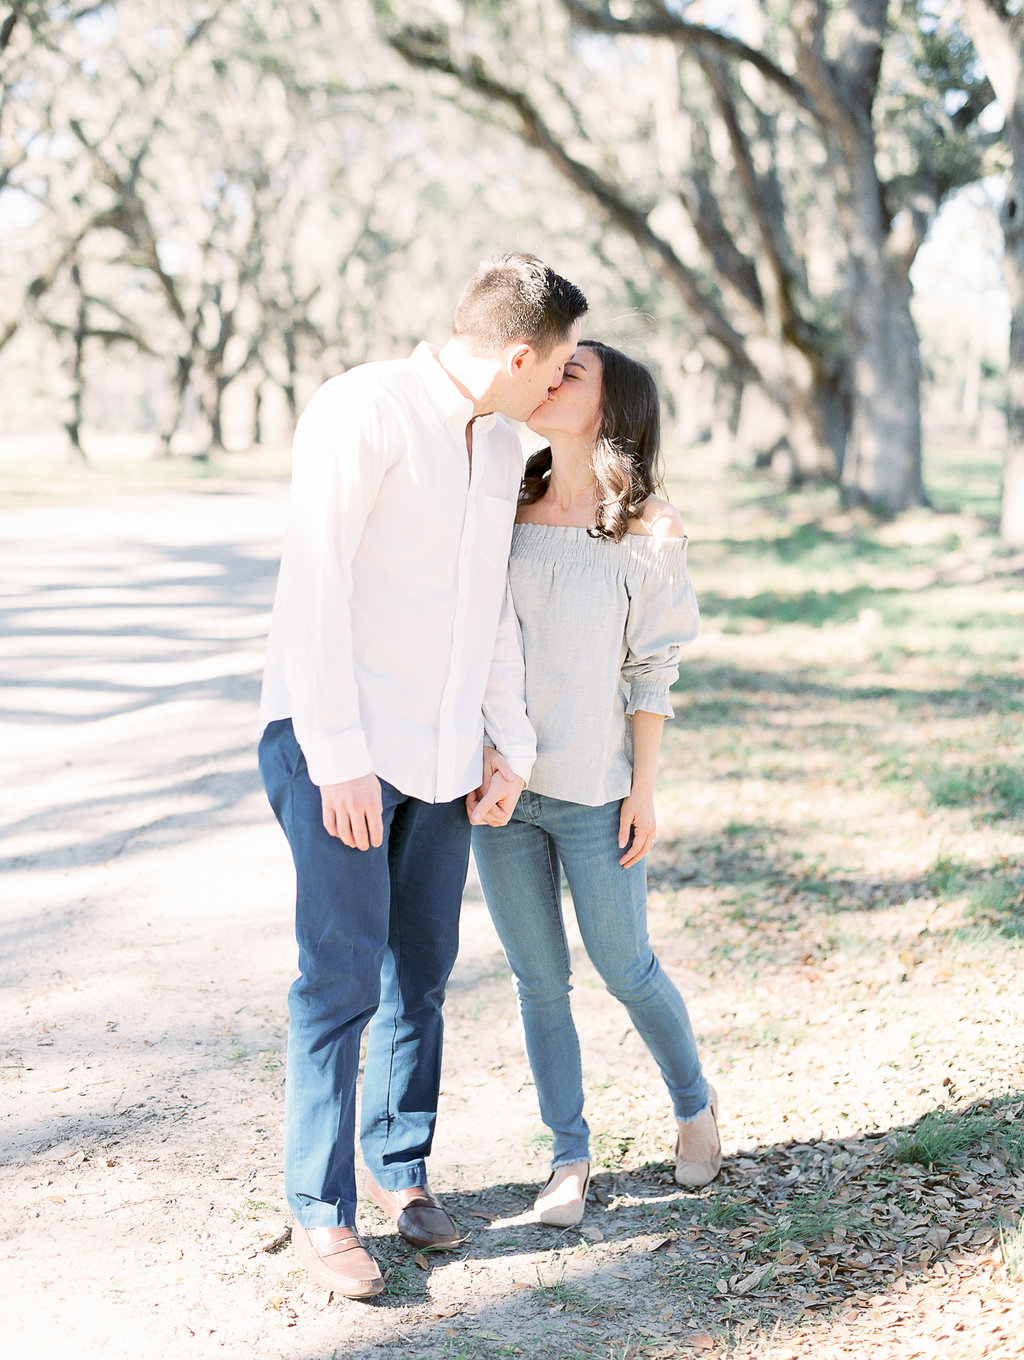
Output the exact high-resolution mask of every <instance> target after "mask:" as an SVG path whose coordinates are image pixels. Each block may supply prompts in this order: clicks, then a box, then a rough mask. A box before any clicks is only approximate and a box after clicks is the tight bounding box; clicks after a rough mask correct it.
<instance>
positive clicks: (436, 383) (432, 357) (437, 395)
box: [409, 340, 496, 434]
mask: <svg viewBox="0 0 1024 1360" xmlns="http://www.w3.org/2000/svg"><path fill="white" fill-rule="evenodd" d="M437 354H438V349H437V346H436V345H431V344H429V343H428V342H427V341H426V340H421V341H420V343H419V344H418V345H417V346H416V348H415V349H414V350H413V352H412V354H411V355H410V356H409V357H410V359H411V361H412V364H413V366H414V368H415V369H416V372H417V373H418V374H419V376H420V379H421V381H422V383H423V386H424V387H425V388H426V390H427V395H428V396H429V398H430V400H431V401H432V402H433V404H434V406H435V407H436V408H437V410H438V413H439V415H440V416H441V418H442V420H444V421H445V423H447V422H448V421H452V422H454V421H455V420H456V419H458V420H459V421H460V422H461V424H462V427H463V428H465V427H466V426H467V425H468V424H469V422H470V421H471V420H472V421H473V423H474V428H475V429H476V430H477V431H478V432H479V433H480V434H483V433H485V432H486V431H487V430H490V429H492V428H493V427H494V422H495V419H496V416H495V413H494V412H493V411H490V412H488V414H487V415H485V416H477V417H476V418H475V419H474V416H473V403H472V402H471V401H470V399H469V397H464V396H463V395H462V393H461V392H460V391H459V389H458V388H457V387H456V386H455V383H454V381H453V380H452V379H451V378H450V377H449V376H448V374H447V373H446V372H445V371H444V369H443V368H442V367H441V365H440V364H439V363H438V361H437Z"/></svg>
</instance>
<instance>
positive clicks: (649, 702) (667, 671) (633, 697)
mask: <svg viewBox="0 0 1024 1360" xmlns="http://www.w3.org/2000/svg"><path fill="white" fill-rule="evenodd" d="M686 544H687V540H686V539H685V538H683V539H664V540H661V541H660V543H659V550H658V552H657V554H656V556H655V558H654V559H653V561H652V560H651V559H649V558H648V559H647V561H646V562H644V563H642V564H641V563H639V562H638V563H637V564H636V565H635V566H634V567H633V569H632V570H631V571H630V572H629V573H627V578H626V587H627V590H628V592H629V613H628V615H627V618H626V660H625V662H624V663H623V667H622V677H623V679H624V680H625V681H626V682H627V684H628V685H629V703H628V705H627V707H626V712H627V713H629V714H633V713H635V712H636V711H637V710H638V709H639V710H640V711H641V712H644V713H660V714H661V715H662V717H665V718H671V717H672V716H673V709H672V703H671V700H670V699H669V690H670V689H671V688H672V685H673V684H674V683H675V681H676V680H677V679H678V677H679V653H680V650H681V647H682V644H683V643H684V642H692V641H693V639H694V638H695V637H696V636H697V632H698V629H699V626H700V613H699V611H698V608H697V597H696V595H695V594H694V591H693V586H692V584H691V582H690V576H689V573H688V572H687V569H686Z"/></svg>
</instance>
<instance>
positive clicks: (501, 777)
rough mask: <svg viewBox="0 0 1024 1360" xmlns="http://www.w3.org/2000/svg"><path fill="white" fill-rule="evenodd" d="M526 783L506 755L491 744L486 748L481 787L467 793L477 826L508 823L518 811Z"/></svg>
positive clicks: (468, 809) (471, 815)
mask: <svg viewBox="0 0 1024 1360" xmlns="http://www.w3.org/2000/svg"><path fill="white" fill-rule="evenodd" d="M525 788H526V784H525V783H524V782H523V780H522V779H520V778H519V776H518V775H517V774H513V773H512V768H511V766H510V765H509V764H508V762H507V761H506V760H505V758H504V757H503V756H501V755H499V754H498V752H497V751H495V750H494V748H493V747H491V746H485V747H484V767H483V779H482V781H481V784H480V787H479V788H478V789H474V790H473V792H472V793H468V794H467V795H466V811H467V812H468V813H469V820H470V821H471V822H472V823H473V824H474V825H475V826H506V825H507V824H508V822H509V820H510V818H511V816H512V814H513V812H515V810H516V803H518V802H519V795H520V794H521V793H522V791H523V789H525Z"/></svg>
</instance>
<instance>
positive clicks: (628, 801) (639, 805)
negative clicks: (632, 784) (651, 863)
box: [619, 793, 658, 869]
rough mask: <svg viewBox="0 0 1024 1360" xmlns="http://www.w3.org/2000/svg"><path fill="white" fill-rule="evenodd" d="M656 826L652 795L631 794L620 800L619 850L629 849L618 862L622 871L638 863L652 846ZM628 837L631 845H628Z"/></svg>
mask: <svg viewBox="0 0 1024 1360" xmlns="http://www.w3.org/2000/svg"><path fill="white" fill-rule="evenodd" d="M657 829H658V826H657V822H656V821H655V817H654V795H653V794H638V793H631V794H630V795H629V797H628V798H623V800H622V812H621V813H620V814H619V849H620V850H625V849H626V846H627V845H629V849H628V850H627V851H626V853H625V854H624V855H623V856H622V858H621V859H620V860H619V863H620V864H621V865H622V867H623V869H628V868H629V867H630V865H632V864H637V863H639V861H640V860H642V859H643V857H644V855H646V854H647V852H648V850H650V848H651V846H652V845H653V844H654V835H655V832H656V831H657ZM630 835H632V837H633V843H632V845H630V841H629V838H630Z"/></svg>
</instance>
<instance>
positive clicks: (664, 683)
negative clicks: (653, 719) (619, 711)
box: [626, 680, 675, 718]
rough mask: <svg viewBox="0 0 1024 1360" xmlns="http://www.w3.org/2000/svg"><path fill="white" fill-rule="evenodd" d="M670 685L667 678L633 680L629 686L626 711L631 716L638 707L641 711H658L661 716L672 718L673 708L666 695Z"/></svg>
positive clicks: (673, 715)
mask: <svg viewBox="0 0 1024 1360" xmlns="http://www.w3.org/2000/svg"><path fill="white" fill-rule="evenodd" d="M671 687H672V686H671V682H670V681H668V680H634V681H633V683H632V684H631V685H630V687H629V703H628V705H627V706H626V712H627V713H628V714H629V715H630V717H632V716H633V714H634V713H635V712H636V711H637V709H639V710H640V711H641V712H642V713H658V714H660V715H661V717H663V718H674V717H675V710H674V709H673V707H672V701H671V700H670V699H669V697H668V692H669V690H670V689H671Z"/></svg>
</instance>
